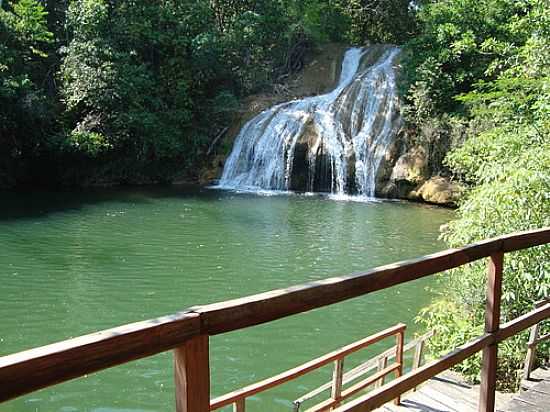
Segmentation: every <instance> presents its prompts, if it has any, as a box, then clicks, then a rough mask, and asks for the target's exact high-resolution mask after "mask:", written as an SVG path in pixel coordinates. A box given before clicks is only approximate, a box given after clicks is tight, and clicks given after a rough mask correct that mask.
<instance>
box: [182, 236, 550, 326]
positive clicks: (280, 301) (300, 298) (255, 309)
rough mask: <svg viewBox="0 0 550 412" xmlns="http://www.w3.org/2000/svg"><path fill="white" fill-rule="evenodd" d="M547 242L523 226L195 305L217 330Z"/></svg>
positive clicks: (204, 322)
mask: <svg viewBox="0 0 550 412" xmlns="http://www.w3.org/2000/svg"><path fill="white" fill-rule="evenodd" d="M549 242H550V228H546V229H539V230H533V231H528V232H521V233H516V234H513V235H506V236H501V237H497V238H494V239H490V240H485V241H482V242H478V243H474V244H471V245H468V246H465V247H463V248H459V249H449V250H446V251H443V252H439V253H434V254H431V255H427V256H424V257H421V258H418V259H414V260H407V261H403V262H398V263H393V264H390V265H385V266H380V267H377V268H375V269H372V270H369V271H367V272H363V273H357V274H353V275H348V276H339V277H333V278H329V279H324V280H320V281H316V282H310V283H306V284H303V285H299V286H293V287H289V288H285V289H279V290H274V291H271V292H266V293H260V294H258V295H253V296H248V297H245V298H241V299H234V300H230V301H226V302H221V303H214V304H211V305H206V306H199V307H195V308H193V310H194V311H195V312H197V313H199V314H200V315H201V324H202V328H203V330H204V331H205V332H206V333H208V334H209V335H216V334H219V333H224V332H230V331H234V330H237V329H242V328H246V327H249V326H253V325H257V324H260V323H265V322H270V321H273V320H276V319H280V318H283V317H286V316H289V315H294V314H297V313H302V312H306V311H309V310H312V309H316V308H320V307H323V306H326V305H330V304H333V303H337V302H341V301H343V300H347V299H350V298H354V297H357V296H361V295H365V294H368V293H372V292H375V291H378V290H382V289H386V288H389V287H392V286H396V285H399V284H402V283H406V282H410V281H412V280H416V279H420V278H423V277H425V276H429V275H433V274H434V273H438V272H442V271H445V270H448V269H453V268H456V267H458V266H461V265H464V264H466V263H469V262H473V261H475V260H478V259H481V258H484V257H488V256H491V255H492V254H494V253H497V252H511V251H515V250H520V249H524V248H527V247H533V246H538V245H542V244H545V243H549Z"/></svg>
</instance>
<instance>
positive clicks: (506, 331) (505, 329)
mask: <svg viewBox="0 0 550 412" xmlns="http://www.w3.org/2000/svg"><path fill="white" fill-rule="evenodd" d="M549 317H550V303H547V304H546V305H544V306H541V307H540V308H537V309H534V310H532V311H531V312H527V313H526V314H525V315H521V316H519V317H517V318H516V319H514V320H511V321H509V322H506V323H504V324H502V325H501V327H500V329H499V330H497V331H496V332H495V333H494V336H495V339H496V341H497V342H501V341H503V340H504V339H507V338H509V337H510V336H514V335H516V334H518V333H519V332H521V331H522V330H525V329H527V328H528V327H530V326H533V325H534V324H536V323H538V322H540V321H542V320H544V319H547V318H549Z"/></svg>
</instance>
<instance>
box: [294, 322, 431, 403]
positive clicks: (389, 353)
mask: <svg viewBox="0 0 550 412" xmlns="http://www.w3.org/2000/svg"><path fill="white" fill-rule="evenodd" d="M433 335H434V332H433V331H430V332H427V333H425V334H424V335H422V336H419V337H418V338H416V339H414V340H412V341H410V342H408V343H407V344H406V345H405V346H403V353H406V352H408V351H410V350H412V349H415V348H417V347H418V345H419V344H421V343H424V341H426V340H427V339H429V338H431V337H432V336H433ZM395 353H396V352H395V347H392V348H390V349H388V350H386V351H384V352H382V353H381V354H379V355H376V356H375V357H373V358H371V359H369V360H368V361H366V362H364V363H362V364H360V365H359V366H356V367H355V368H353V369H352V370H350V371H349V372H346V373H345V374H344V376H343V380H342V383H343V384H344V385H345V384H348V383H350V382H352V381H354V380H356V379H358V378H359V377H361V376H363V375H365V374H367V373H369V372H370V371H372V370H374V369H376V368H377V367H378V365H379V362H380V360H382V359H386V361H389V360H392V359H394V358H395ZM418 363H420V359H418ZM418 366H420V364H418V365H416V367H415V365H413V369H416V368H417V367H418ZM331 387H332V382H327V383H325V384H324V385H321V386H319V387H318V388H316V389H314V390H312V391H311V392H308V393H306V394H305V395H302V396H300V397H299V398H298V399H296V400H294V402H293V404H294V410H295V411H296V410H298V409H299V407H300V405H301V404H302V403H304V402H306V401H308V400H309V399H312V398H314V397H316V396H317V395H320V394H321V393H323V392H325V391H327V390H329V389H330V388H331Z"/></svg>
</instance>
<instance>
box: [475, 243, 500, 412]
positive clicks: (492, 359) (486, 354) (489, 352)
mask: <svg viewBox="0 0 550 412" xmlns="http://www.w3.org/2000/svg"><path fill="white" fill-rule="evenodd" d="M503 261H504V253H502V252H498V253H495V254H493V255H491V257H490V258H489V263H488V268H487V303H486V306H485V332H487V333H493V332H496V331H497V330H498V329H499V327H500V297H501V295H502V266H503ZM496 372H497V344H493V345H489V346H487V347H486V348H484V349H483V355H482V367H481V387H480V394H479V411H480V412H489V411H490V412H492V411H494V410H495V390H496Z"/></svg>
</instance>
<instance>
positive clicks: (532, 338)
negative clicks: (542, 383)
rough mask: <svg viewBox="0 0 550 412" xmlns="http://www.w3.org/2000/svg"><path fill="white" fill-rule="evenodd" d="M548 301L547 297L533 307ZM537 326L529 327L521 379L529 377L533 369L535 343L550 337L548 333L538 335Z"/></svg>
mask: <svg viewBox="0 0 550 412" xmlns="http://www.w3.org/2000/svg"><path fill="white" fill-rule="evenodd" d="M548 302H549V300H548V299H545V300H542V301H539V302H537V303H535V308H539V307H541V306H543V305H544V304H546V303H548ZM539 328H540V324H539V323H537V324H536V325H533V326H532V327H531V331H530V333H529V341H528V342H527V354H526V356H525V362H524V365H523V379H529V378H530V376H531V370H532V369H533V364H534V363H535V356H536V352H537V348H536V347H537V344H538V343H540V342H543V341H545V340H546V339H548V338H550V333H547V334H545V335H543V336H539Z"/></svg>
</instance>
